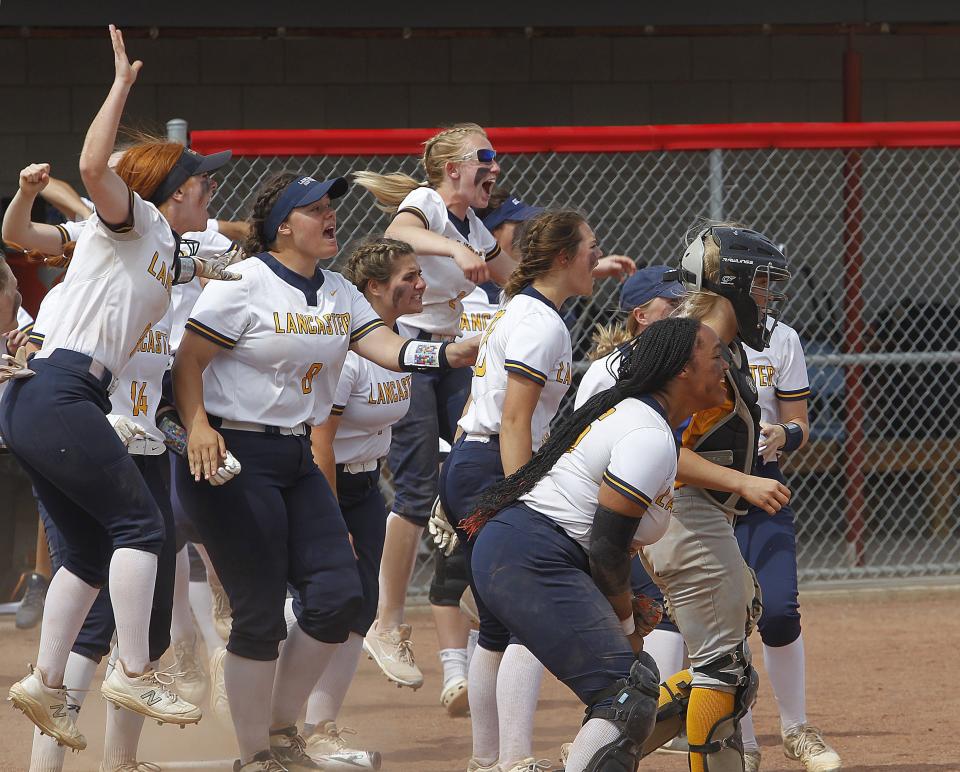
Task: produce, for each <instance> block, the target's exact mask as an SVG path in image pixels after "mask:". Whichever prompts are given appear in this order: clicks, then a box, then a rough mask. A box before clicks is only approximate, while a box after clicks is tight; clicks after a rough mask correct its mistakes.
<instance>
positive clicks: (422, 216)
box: [397, 206, 430, 230]
mask: <svg viewBox="0 0 960 772" xmlns="http://www.w3.org/2000/svg"><path fill="white" fill-rule="evenodd" d="M403 212H410V214H412V215H414V216H416V217H419V218H420V221H421V222H422V223H423V227H424V228H426V229H427V230H430V221H429V220H428V219H427V216H426V215H425V214H424V213H423V212H421V211H420V210H419V209H417V208H416V207H415V206H405V207H404V208H403V209H398V210H397V214H401V213H403Z"/></svg>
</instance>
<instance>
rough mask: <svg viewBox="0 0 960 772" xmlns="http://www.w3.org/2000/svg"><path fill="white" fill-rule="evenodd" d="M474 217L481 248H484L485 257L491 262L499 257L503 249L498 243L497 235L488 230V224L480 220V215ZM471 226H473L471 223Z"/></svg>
mask: <svg viewBox="0 0 960 772" xmlns="http://www.w3.org/2000/svg"><path fill="white" fill-rule="evenodd" d="M473 219H474V221H475V222H476V227H477V233H478V234H479V241H480V249H481V250H483V256H484V259H485V260H486V261H487V262H489V261H491V260H493V259H494V258H495V257H499V256H500V255H501V253H502V250H501V249H500V244H498V243H497V239H496V237H495V236H494V235H493V234H492V233H491V232H490V231H488V230H487V226H485V225H484V224H483V223H482V222H480V218H479V217H474V218H473ZM471 227H473V226H472V225H471Z"/></svg>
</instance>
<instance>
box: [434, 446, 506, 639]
mask: <svg viewBox="0 0 960 772" xmlns="http://www.w3.org/2000/svg"><path fill="white" fill-rule="evenodd" d="M502 479H503V463H502V462H501V460H500V440H499V438H498V437H491V438H490V441H489V442H475V441H468V440H467V439H466V437H465V436H461V437H460V439H459V440H457V441H456V442H455V443H454V444H453V448H452V449H451V450H450V455H449V456H447V460H446V461H444V462H443V468H442V469H441V470H440V504H441V505H442V506H443V511H444V512H446V513H447V518H448V519H449V520H450V522H451V524H453V525H454V526H455V527H456V529H457V535H458V536H459V537H460V545H461V546H460V547H459V548H460V549H462V550H463V552H464V557H465V562H466V565H467V578H468V580H469V581H470V586H471V587H472V588H473V595H474V599H475V600H476V602H477V611H478V612H479V614H480V636H479V638H478V639H477V642H478V644H479V645H480V646H482V647H483V648H485V649H487V651H504V650H506V648H507V646H508V645H509V643H510V630H509V629H508V628H506V627H504V625H503V624H501V622H500V620H499V619H497V617H496V616H495V615H494V614H492V613H490V610H489V609H488V608H487V607H486V605H485V604H484V602H483V599H482V598H481V597H480V594H479V593H478V592H477V587H476V585H475V584H474V581H473V573H472V571H471V565H472V561H471V555H472V552H473V545H474V540H473V539H470V538H468V536H467V534H466V533H465V532H464V531H463V530H462V529H461V528H460V523H461V521H463V520H464V519H466V518H467V517H469V516H470V514H471V513H472V512H473V510H474V508H475V507H476V504H477V500H478V499H479V498H480V494H481V493H483V492H484V491H485V490H486V489H487V488H489V487H490V486H491V485H493V484H494V483H498V482H500V480H502Z"/></svg>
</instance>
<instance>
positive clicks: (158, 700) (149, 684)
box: [100, 661, 203, 727]
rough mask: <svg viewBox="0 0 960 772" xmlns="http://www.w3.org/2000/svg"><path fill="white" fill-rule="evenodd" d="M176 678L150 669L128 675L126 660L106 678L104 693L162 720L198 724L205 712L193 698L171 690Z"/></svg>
mask: <svg viewBox="0 0 960 772" xmlns="http://www.w3.org/2000/svg"><path fill="white" fill-rule="evenodd" d="M173 680H174V679H173V678H172V677H171V676H170V675H169V673H165V672H164V671H159V670H147V672H145V673H144V674H143V675H140V676H130V675H127V673H126V671H125V670H124V668H123V662H122V661H119V662H117V666H116V667H115V668H114V669H113V672H112V673H110V675H109V676H107V677H106V679H104V682H103V684H102V685H101V686H100V694H102V695H103V698H104V699H105V700H107V702H112V703H113V704H114V705H115V706H116V707H117V708H126V709H127V710H132V711H133V712H134V713H140V714H142V715H144V716H146V717H147V718H152V719H154V720H155V721H157V723H160V724H180V726H181V727H184V726H186V725H187V724H196V723H197V722H198V721H199V720H200V718H201V717H202V716H203V714H202V713H201V712H200V708H198V707H197V706H196V705H194V704H193V703H192V702H187V701H186V700H184V699H181V698H180V697H179V696H178V695H177V694H176V692H172V691H170V688H169V687H170V686H171V685H172V684H173Z"/></svg>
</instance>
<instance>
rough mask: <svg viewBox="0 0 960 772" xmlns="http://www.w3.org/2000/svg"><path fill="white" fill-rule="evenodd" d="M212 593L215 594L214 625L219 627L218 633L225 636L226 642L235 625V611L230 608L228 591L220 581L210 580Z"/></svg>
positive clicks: (222, 636) (212, 611)
mask: <svg viewBox="0 0 960 772" xmlns="http://www.w3.org/2000/svg"><path fill="white" fill-rule="evenodd" d="M209 585H210V594H211V595H213V607H212V610H211V613H212V615H213V626H214V627H215V628H216V629H217V635H219V636H220V637H221V638H223V640H224V642H226V641H228V640H229V639H230V629H231V628H232V627H233V611H232V609H231V608H230V599H229V598H228V597H227V591H226V590H224V589H223V585H222V584H220V583H219V582H209Z"/></svg>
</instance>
